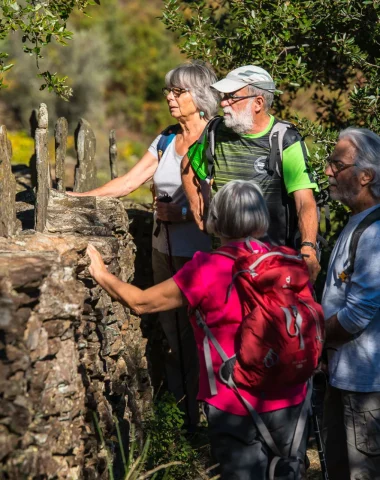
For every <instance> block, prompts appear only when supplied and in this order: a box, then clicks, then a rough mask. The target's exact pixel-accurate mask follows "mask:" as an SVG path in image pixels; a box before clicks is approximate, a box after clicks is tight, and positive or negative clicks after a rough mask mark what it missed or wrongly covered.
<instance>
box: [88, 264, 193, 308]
mask: <svg viewBox="0 0 380 480" xmlns="http://www.w3.org/2000/svg"><path fill="white" fill-rule="evenodd" d="M96 280H97V282H98V283H99V285H101V286H102V287H103V288H104V290H106V291H107V293H109V295H110V296H111V297H112V298H114V299H115V300H117V301H118V302H120V303H122V304H124V305H126V306H128V307H130V308H131V309H132V310H133V311H135V312H136V313H137V314H138V315H142V314H144V313H155V312H163V311H166V310H172V309H173V308H178V307H181V306H183V305H185V304H186V303H187V302H186V299H185V298H184V297H183V295H182V293H181V291H180V289H179V288H178V287H177V285H176V283H175V282H174V280H173V279H172V278H170V279H169V280H166V281H165V282H162V283H159V284H158V285H155V286H154V287H151V288H148V289H147V290H141V289H140V288H137V287H135V286H134V285H130V284H129V283H125V282H122V281H121V280H119V279H118V278H117V277H115V275H113V274H112V273H109V272H108V271H104V272H103V273H101V274H100V275H98V276H96Z"/></svg>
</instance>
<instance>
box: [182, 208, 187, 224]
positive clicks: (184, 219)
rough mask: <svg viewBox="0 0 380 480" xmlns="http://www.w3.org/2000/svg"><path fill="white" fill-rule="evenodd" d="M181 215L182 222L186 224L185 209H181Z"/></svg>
mask: <svg viewBox="0 0 380 480" xmlns="http://www.w3.org/2000/svg"><path fill="white" fill-rule="evenodd" d="M181 215H182V220H183V221H184V222H186V220H187V207H182V210H181Z"/></svg>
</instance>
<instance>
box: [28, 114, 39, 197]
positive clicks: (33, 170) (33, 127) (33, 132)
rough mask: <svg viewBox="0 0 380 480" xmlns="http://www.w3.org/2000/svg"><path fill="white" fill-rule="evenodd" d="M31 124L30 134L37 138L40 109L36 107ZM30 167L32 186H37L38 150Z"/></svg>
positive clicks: (31, 159)
mask: <svg viewBox="0 0 380 480" xmlns="http://www.w3.org/2000/svg"><path fill="white" fill-rule="evenodd" d="M29 125H30V136H31V137H32V138H33V139H35V138H36V130H37V127H38V109H37V108H34V109H33V110H32V113H31V115H30V117H29ZM29 167H30V181H31V183H32V187H33V188H34V187H36V186H37V166H36V152H35V151H34V152H33V155H32V156H31V157H30V161H29Z"/></svg>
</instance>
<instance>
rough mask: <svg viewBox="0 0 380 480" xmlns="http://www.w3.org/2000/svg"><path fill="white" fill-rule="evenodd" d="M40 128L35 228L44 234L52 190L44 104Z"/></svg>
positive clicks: (37, 146)
mask: <svg viewBox="0 0 380 480" xmlns="http://www.w3.org/2000/svg"><path fill="white" fill-rule="evenodd" d="M37 120H38V127H37V128H36V134H35V148H36V167H37V186H36V209H35V217H34V218H35V220H34V228H35V230H36V231H37V232H43V231H44V228H45V224H46V217H47V206H48V201H49V189H50V183H51V179H50V168H49V151H48V111H47V107H46V105H45V104H44V103H41V104H40V108H39V110H38V118H37Z"/></svg>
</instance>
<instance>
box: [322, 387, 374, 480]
mask: <svg viewBox="0 0 380 480" xmlns="http://www.w3.org/2000/svg"><path fill="white" fill-rule="evenodd" d="M322 436H323V441H324V445H325V455H326V462H327V471H328V474H329V480H380V392H369V393H362V392H349V391H347V390H341V389H339V388H334V387H332V386H331V385H328V387H327V391H326V396H325V403H324V410H323V428H322Z"/></svg>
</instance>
